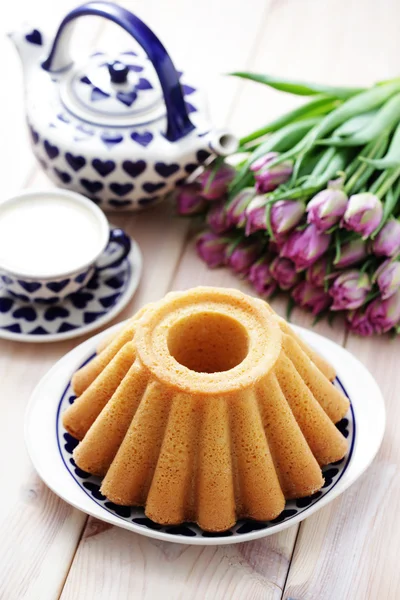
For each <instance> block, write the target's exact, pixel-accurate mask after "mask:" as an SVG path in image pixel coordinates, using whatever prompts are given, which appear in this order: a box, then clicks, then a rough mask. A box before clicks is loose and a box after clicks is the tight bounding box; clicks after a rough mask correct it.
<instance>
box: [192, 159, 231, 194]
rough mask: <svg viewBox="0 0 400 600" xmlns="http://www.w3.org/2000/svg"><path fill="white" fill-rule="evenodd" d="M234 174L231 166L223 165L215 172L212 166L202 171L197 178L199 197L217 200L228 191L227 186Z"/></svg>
mask: <svg viewBox="0 0 400 600" xmlns="http://www.w3.org/2000/svg"><path fill="white" fill-rule="evenodd" d="M235 174H236V169H235V168H234V167H231V165H228V164H223V165H222V166H221V167H220V168H219V169H218V170H217V171H215V168H213V167H212V166H211V167H209V168H207V169H204V171H203V172H202V173H200V175H199V176H198V178H197V181H198V183H199V184H200V185H201V188H202V190H201V195H202V196H203V198H206V199H207V200H217V199H218V198H221V196H223V195H224V194H226V193H227V191H228V186H229V184H230V182H231V181H232V180H233V178H234V177H235Z"/></svg>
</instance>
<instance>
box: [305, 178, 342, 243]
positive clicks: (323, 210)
mask: <svg viewBox="0 0 400 600" xmlns="http://www.w3.org/2000/svg"><path fill="white" fill-rule="evenodd" d="M346 206H347V196H346V194H345V193H344V192H343V190H339V189H330V188H328V189H326V190H322V192H319V194H317V195H316V196H314V198H312V199H311V200H310V202H309V203H308V204H307V221H308V223H314V224H315V226H316V228H317V230H318V231H319V232H320V233H323V232H324V231H326V230H327V229H330V228H331V227H333V225H336V223H338V222H339V221H340V219H341V218H342V217H343V215H344V213H345V211H346Z"/></svg>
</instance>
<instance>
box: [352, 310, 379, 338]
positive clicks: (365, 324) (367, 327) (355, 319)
mask: <svg viewBox="0 0 400 600" xmlns="http://www.w3.org/2000/svg"><path fill="white" fill-rule="evenodd" d="M346 321H347V326H348V329H349V330H350V331H351V332H352V333H355V334H356V335H361V336H363V337H368V336H370V335H372V334H373V333H374V327H373V325H372V323H371V322H370V321H369V319H368V316H367V315H366V314H365V312H362V311H359V310H354V311H351V312H349V313H348V315H347V316H346Z"/></svg>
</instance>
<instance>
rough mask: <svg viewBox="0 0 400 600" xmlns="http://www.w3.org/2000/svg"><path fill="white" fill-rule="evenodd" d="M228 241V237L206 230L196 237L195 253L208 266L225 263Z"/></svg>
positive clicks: (212, 266) (217, 265) (213, 266)
mask: <svg viewBox="0 0 400 600" xmlns="http://www.w3.org/2000/svg"><path fill="white" fill-rule="evenodd" d="M230 242H231V240H230V239H229V238H226V237H222V236H219V235H216V234H215V233H211V232H210V231H206V232H205V233H202V234H201V235H200V236H199V237H198V238H197V241H196V250H197V254H198V255H199V256H200V258H201V259H202V260H203V261H204V262H205V263H206V264H207V265H208V266H209V267H210V268H215V267H220V266H222V265H226V263H227V258H226V250H227V248H228V244H229V243H230Z"/></svg>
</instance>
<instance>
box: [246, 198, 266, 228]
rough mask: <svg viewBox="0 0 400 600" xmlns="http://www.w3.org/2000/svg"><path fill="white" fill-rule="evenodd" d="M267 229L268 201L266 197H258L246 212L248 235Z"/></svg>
mask: <svg viewBox="0 0 400 600" xmlns="http://www.w3.org/2000/svg"><path fill="white" fill-rule="evenodd" d="M266 229H267V214H266V200H265V197H264V196H256V197H255V198H253V200H252V201H251V202H250V204H249V206H248V207H247V210H246V230H245V233H246V235H250V234H252V233H254V232H255V231H265V230H266Z"/></svg>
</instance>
